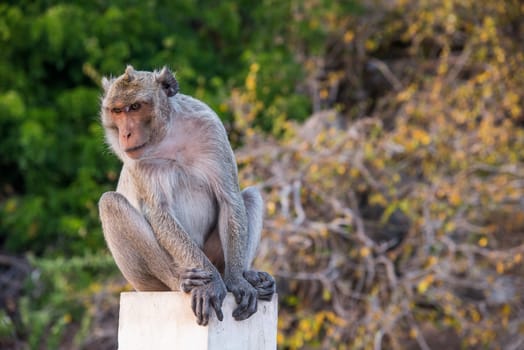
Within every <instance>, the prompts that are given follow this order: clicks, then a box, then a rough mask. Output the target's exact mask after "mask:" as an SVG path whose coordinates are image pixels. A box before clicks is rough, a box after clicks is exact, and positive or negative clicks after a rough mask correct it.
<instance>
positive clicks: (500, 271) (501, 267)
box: [496, 261, 506, 275]
mask: <svg viewBox="0 0 524 350" xmlns="http://www.w3.org/2000/svg"><path fill="white" fill-rule="evenodd" d="M496 270H497V273H498V274H499V275H501V274H503V273H504V271H505V270H506V269H505V267H504V263H503V262H502V261H497V264H496Z"/></svg>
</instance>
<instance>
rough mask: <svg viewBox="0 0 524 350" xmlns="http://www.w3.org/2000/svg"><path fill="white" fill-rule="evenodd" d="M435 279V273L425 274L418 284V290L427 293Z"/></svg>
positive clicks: (420, 292)
mask: <svg viewBox="0 0 524 350" xmlns="http://www.w3.org/2000/svg"><path fill="white" fill-rule="evenodd" d="M434 281H435V276H434V275H433V274H429V275H427V276H425V277H424V278H423V279H422V280H421V281H420V282H419V283H418V284H417V291H418V292H419V294H425V293H426V291H427V290H428V288H429V287H430V286H431V284H433V282H434Z"/></svg>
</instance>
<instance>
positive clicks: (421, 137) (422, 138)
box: [411, 129, 431, 146]
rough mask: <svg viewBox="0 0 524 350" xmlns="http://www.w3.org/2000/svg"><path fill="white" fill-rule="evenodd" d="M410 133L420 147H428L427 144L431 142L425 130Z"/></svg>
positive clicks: (415, 130)
mask: <svg viewBox="0 0 524 350" xmlns="http://www.w3.org/2000/svg"><path fill="white" fill-rule="evenodd" d="M411 133H412V136H413V139H414V140H415V141H417V142H418V143H420V144H421V145H424V146H426V145H429V143H430V142H431V138H430V136H429V134H428V133H427V132H426V131H425V130H422V129H414V130H413V131H412V132H411Z"/></svg>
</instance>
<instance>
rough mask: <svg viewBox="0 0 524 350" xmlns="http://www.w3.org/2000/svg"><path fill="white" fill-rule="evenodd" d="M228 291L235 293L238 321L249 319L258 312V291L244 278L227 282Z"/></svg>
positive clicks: (235, 315)
mask: <svg viewBox="0 0 524 350" xmlns="http://www.w3.org/2000/svg"><path fill="white" fill-rule="evenodd" d="M226 286H227V289H228V290H229V291H230V292H231V293H233V295H234V296H235V300H236V302H237V304H238V307H237V308H236V309H235V310H234V311H233V317H234V318H235V320H237V321H242V320H245V319H247V318H248V317H249V316H251V315H253V314H254V313H255V312H256V311H257V290H256V289H255V288H253V286H252V285H251V284H250V283H249V282H248V281H246V280H245V279H244V278H239V279H236V280H229V281H226Z"/></svg>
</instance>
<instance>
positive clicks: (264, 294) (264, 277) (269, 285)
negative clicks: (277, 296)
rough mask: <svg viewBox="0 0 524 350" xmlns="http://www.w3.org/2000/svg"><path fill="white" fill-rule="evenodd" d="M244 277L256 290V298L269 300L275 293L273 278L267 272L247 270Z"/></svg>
mask: <svg viewBox="0 0 524 350" xmlns="http://www.w3.org/2000/svg"><path fill="white" fill-rule="evenodd" d="M244 278H245V279H246V280H247V281H248V282H249V283H250V284H251V285H252V286H253V287H254V288H255V289H256V290H257V298H258V299H260V300H266V301H269V300H271V298H272V297H273V294H274V293H275V279H274V278H273V276H271V275H270V274H269V273H267V272H263V271H254V270H249V271H245V272H244Z"/></svg>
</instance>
